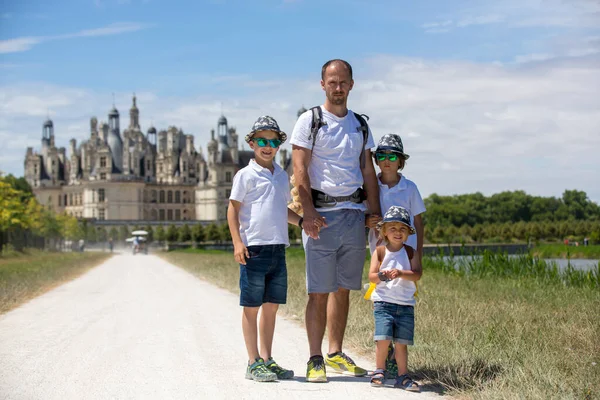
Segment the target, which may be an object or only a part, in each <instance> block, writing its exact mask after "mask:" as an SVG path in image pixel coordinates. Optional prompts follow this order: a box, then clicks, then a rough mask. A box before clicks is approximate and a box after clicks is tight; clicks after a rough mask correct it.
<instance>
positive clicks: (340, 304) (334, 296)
mask: <svg viewBox="0 0 600 400" xmlns="http://www.w3.org/2000/svg"><path fill="white" fill-rule="evenodd" d="M349 303H350V291H349V290H348V289H343V288H339V289H338V291H337V292H333V293H331V295H330V296H329V300H328V301H327V332H328V338H329V354H333V353H336V352H338V351H342V344H343V341H344V332H345V331H346V323H347V322H348V308H349Z"/></svg>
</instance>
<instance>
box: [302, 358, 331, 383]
mask: <svg viewBox="0 0 600 400" xmlns="http://www.w3.org/2000/svg"><path fill="white" fill-rule="evenodd" d="M306 382H327V375H326V374H325V362H324V361H323V357H321V356H315V357H311V358H310V360H308V363H307V364H306Z"/></svg>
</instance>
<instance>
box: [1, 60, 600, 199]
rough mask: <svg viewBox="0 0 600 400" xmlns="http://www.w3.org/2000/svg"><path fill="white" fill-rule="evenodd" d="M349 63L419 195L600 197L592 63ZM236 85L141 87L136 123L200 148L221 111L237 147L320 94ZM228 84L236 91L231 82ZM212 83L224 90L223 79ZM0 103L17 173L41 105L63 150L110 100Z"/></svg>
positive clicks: (65, 94)
mask: <svg viewBox="0 0 600 400" xmlns="http://www.w3.org/2000/svg"><path fill="white" fill-rule="evenodd" d="M354 67H355V71H357V72H360V74H358V75H359V76H360V77H361V78H360V79H358V78H357V81H356V84H355V87H354V90H353V92H352V93H351V98H350V106H351V108H353V109H354V110H356V111H360V112H363V113H366V114H368V115H369V116H370V117H371V118H370V125H371V128H372V130H373V132H374V135H375V139H376V140H378V139H379V138H380V137H381V136H382V135H383V134H385V133H389V132H396V133H399V134H400V135H401V136H402V139H403V141H404V145H405V148H406V151H407V153H408V154H410V155H411V158H410V160H409V162H408V164H407V167H406V169H405V173H406V175H407V176H408V177H409V178H411V179H414V180H415V182H416V183H417V184H418V185H419V187H420V189H421V191H422V193H423V194H424V195H425V196H427V195H429V194H431V193H433V192H437V193H441V194H451V193H465V192H475V191H481V192H483V193H486V194H491V193H496V192H499V191H502V190H516V189H523V190H526V191H527V192H529V193H533V194H539V195H552V196H559V195H560V194H561V193H562V191H564V190H565V189H573V188H575V189H579V190H585V191H586V192H587V193H588V195H589V196H590V197H591V198H592V199H593V200H595V201H600V186H599V185H598V184H597V182H598V172H597V171H599V170H600V159H599V158H598V157H597V151H598V149H599V148H600V135H598V126H600V114H598V111H597V107H598V100H597V97H598V96H597V93H598V92H600V60H599V59H598V58H590V57H583V58H570V59H564V58H563V59H549V60H542V61H538V62H535V63H524V64H511V65H500V64H476V63H471V62H429V61H424V60H419V59H406V58H398V57H389V56H380V57H376V58H374V59H371V60H368V61H365V62H364V63H363V64H362V65H360V64H356V65H355V66H354ZM315 69H318V66H316V67H315ZM213 79H216V78H215V77H213ZM244 79H247V80H248V81H249V82H248V83H249V85H248V88H247V89H246V91H245V92H244V93H243V94H240V93H239V92H237V91H235V90H225V92H226V93H234V94H231V95H217V97H215V95H214V94H210V93H207V94H206V95H202V96H197V97H190V98H182V97H173V96H172V97H164V96H160V95H157V94H156V93H154V92H152V91H140V92H139V93H137V97H138V106H139V108H140V113H141V123H142V126H143V128H144V129H147V128H148V126H149V125H150V121H151V120H152V121H153V123H154V125H155V126H156V127H157V128H158V129H165V128H167V127H168V126H169V125H175V126H178V127H181V128H183V130H184V132H188V133H193V134H194V135H195V144H196V146H197V147H202V149H203V152H204V153H205V152H206V143H207V141H208V140H209V139H210V130H211V129H214V128H216V121H217V119H218V118H219V116H220V114H221V110H223V113H224V115H225V116H226V117H227V118H228V120H229V124H230V125H232V126H236V127H237V129H238V133H239V135H240V140H241V138H243V136H244V134H245V133H246V131H247V130H248V129H250V127H251V126H252V123H253V122H254V120H255V119H256V118H257V117H258V116H260V115H263V114H269V115H272V116H274V117H275V118H276V119H277V120H278V122H279V123H280V126H281V127H282V129H284V130H285V131H287V132H288V133H291V131H292V128H293V125H294V122H295V120H296V110H297V109H298V108H299V107H300V106H301V105H303V104H304V105H306V106H309V105H313V104H319V103H320V102H322V99H323V92H322V90H321V88H320V87H319V82H318V80H315V81H311V82H306V81H295V80H292V81H281V84H282V85H284V87H285V89H286V90H281V86H279V85H272V86H269V85H267V86H260V85H252V84H251V83H252V77H244ZM216 81H219V79H216ZM231 82H232V83H231V87H239V84H240V79H236V78H235V77H234V79H233V80H232V81H231ZM220 85H223V88H225V89H231V88H230V87H228V83H227V80H226V79H225V80H221V81H220ZM0 104H1V105H2V106H1V107H2V108H0V141H2V142H4V141H5V140H7V138H13V139H12V141H11V144H10V148H9V147H6V146H3V147H2V148H0V169H1V170H3V171H6V172H12V173H14V174H18V175H21V174H22V173H23V171H22V168H23V167H22V157H23V155H24V153H25V147H26V143H36V146H37V147H39V144H38V143H39V138H40V136H41V124H42V123H43V120H44V119H45V116H46V109H47V108H48V107H49V108H50V112H51V116H52V118H53V120H54V125H55V131H56V135H57V139H56V141H57V144H58V145H59V146H65V147H66V146H68V140H69V139H70V138H71V137H76V138H77V140H78V142H81V140H83V139H85V138H86V137H87V136H88V130H89V128H88V126H89V118H90V117H92V116H94V115H96V116H97V117H98V119H99V120H106V114H107V113H108V110H109V109H110V107H111V104H112V98H111V95H110V93H96V92H92V91H88V90H84V89H78V88H65V87H59V86H52V85H42V84H35V85H33V84H32V85H25V86H24V85H18V86H9V87H0ZM116 104H117V108H118V109H119V111H120V113H121V127H126V126H127V125H128V109H129V107H130V104H131V93H129V92H124V93H117V94H116ZM14 138H19V141H17V140H15V139H14ZM285 147H286V148H289V144H286V145H285ZM15 154H17V155H18V157H16V156H15ZM15 157H16V158H15Z"/></svg>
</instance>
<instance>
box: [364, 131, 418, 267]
mask: <svg viewBox="0 0 600 400" xmlns="http://www.w3.org/2000/svg"><path fill="white" fill-rule="evenodd" d="M409 157H410V156H409V155H408V154H406V153H404V146H403V145H402V139H401V138H400V136H399V135H396V134H393V133H388V134H387V135H384V136H383V137H382V138H381V140H379V143H378V144H377V147H376V148H375V152H374V153H373V158H374V159H375V163H376V164H377V166H379V169H380V170H381V172H380V173H379V175H378V181H379V205H380V206H381V213H382V214H385V212H386V211H387V210H388V209H389V208H390V207H391V206H401V207H404V208H406V209H407V210H408V212H409V214H410V215H411V221H410V222H411V224H412V225H413V226H414V227H415V231H416V233H414V234H412V235H410V236H409V237H408V240H407V241H406V245H408V246H410V247H412V248H413V249H414V250H416V252H417V254H418V255H419V257H422V256H423V218H422V216H421V214H422V213H424V212H425V204H424V203H423V199H422V198H421V193H419V189H418V188H417V185H416V184H415V183H414V182H413V181H411V180H409V179H407V178H406V177H405V176H403V175H402V173H401V172H400V171H402V170H403V169H404V166H405V165H406V160H408V158H409ZM380 221H381V217H379V216H368V217H367V221H366V223H367V226H369V227H370V228H371V231H370V232H369V248H370V250H371V254H373V252H374V251H375V248H376V247H377V242H378V241H379V239H378V232H377V229H376V228H375V226H376V224H377V223H378V222H380Z"/></svg>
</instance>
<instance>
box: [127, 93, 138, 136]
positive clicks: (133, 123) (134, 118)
mask: <svg viewBox="0 0 600 400" xmlns="http://www.w3.org/2000/svg"><path fill="white" fill-rule="evenodd" d="M129 129H130V130H140V110H139V109H138V108H137V104H136V97H135V94H134V95H133V104H132V106H131V108H130V109H129Z"/></svg>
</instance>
